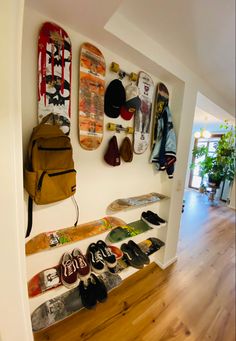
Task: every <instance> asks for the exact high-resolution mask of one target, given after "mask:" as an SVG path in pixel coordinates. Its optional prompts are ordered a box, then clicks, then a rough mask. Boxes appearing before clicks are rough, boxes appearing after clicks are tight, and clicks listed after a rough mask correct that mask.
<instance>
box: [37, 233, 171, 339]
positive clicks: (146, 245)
mask: <svg viewBox="0 0 236 341" xmlns="http://www.w3.org/2000/svg"><path fill="white" fill-rule="evenodd" d="M138 245H139V247H140V248H141V249H142V251H143V252H145V253H146V254H147V255H148V256H149V255H151V254H153V253H154V252H156V251H158V250H159V249H160V248H161V247H162V246H164V245H165V243H164V242H162V241H161V240H160V239H158V238H148V239H146V240H143V241H142V242H140V243H139V244H138ZM128 266H129V265H128V264H127V263H126V261H125V259H120V260H118V262H117V265H116V268H115V269H114V272H115V273H111V272H109V271H106V272H104V273H103V274H101V275H99V276H98V277H99V278H100V279H102V280H103V281H104V283H105V285H106V288H107V290H108V292H109V291H111V290H112V289H114V288H116V287H118V286H119V285H120V284H121V282H122V278H121V277H120V276H119V273H121V272H122V271H123V270H124V269H126V268H128ZM108 299H109V296H108ZM82 308H84V307H83V304H82V302H81V298H80V294H79V291H78V287H77V288H75V289H71V290H69V291H67V292H66V293H64V294H62V295H60V296H57V297H55V298H53V299H50V300H48V301H46V302H44V303H43V304H41V305H40V306H39V307H38V308H36V309H35V310H34V311H33V313H32V314H31V322H32V328H33V331H34V332H37V331H40V330H42V329H45V328H47V327H49V326H51V325H53V324H55V323H57V322H59V321H62V320H64V319H65V318H67V317H69V316H70V315H72V314H74V313H76V312H78V311H79V310H81V309H82Z"/></svg>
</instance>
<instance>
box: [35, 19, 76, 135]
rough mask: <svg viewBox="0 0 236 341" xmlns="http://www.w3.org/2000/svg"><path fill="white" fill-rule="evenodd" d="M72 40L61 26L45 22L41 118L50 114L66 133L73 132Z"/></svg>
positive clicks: (40, 56)
mask: <svg viewBox="0 0 236 341" xmlns="http://www.w3.org/2000/svg"><path fill="white" fill-rule="evenodd" d="M71 60H72V52H71V42H70V38H69V37H68V34H67V33H66V32H65V31H64V30H63V29H62V28H61V27H60V26H58V25H56V24H53V23H50V22H46V23H44V24H43V26H42V28H41V30H40V33H39V38H38V119H39V122H41V120H42V119H43V118H44V117H45V116H47V115H48V114H50V113H53V119H54V120H55V121H56V123H57V124H59V125H60V126H61V129H62V131H63V132H64V133H65V134H69V132H70V110H71V108H70V106H71Z"/></svg>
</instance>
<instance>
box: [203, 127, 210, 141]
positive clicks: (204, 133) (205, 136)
mask: <svg viewBox="0 0 236 341" xmlns="http://www.w3.org/2000/svg"><path fill="white" fill-rule="evenodd" d="M202 137H204V138H205V139H209V138H211V133H210V132H209V131H208V130H206V129H204V130H203V132H202Z"/></svg>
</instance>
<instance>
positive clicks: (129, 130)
mask: <svg viewBox="0 0 236 341" xmlns="http://www.w3.org/2000/svg"><path fill="white" fill-rule="evenodd" d="M126 132H127V134H133V132H134V128H132V127H127V128H126Z"/></svg>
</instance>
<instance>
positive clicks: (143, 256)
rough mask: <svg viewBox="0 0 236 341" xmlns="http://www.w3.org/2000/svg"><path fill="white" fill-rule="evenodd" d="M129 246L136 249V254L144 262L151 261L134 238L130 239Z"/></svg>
mask: <svg viewBox="0 0 236 341" xmlns="http://www.w3.org/2000/svg"><path fill="white" fill-rule="evenodd" d="M128 246H129V247H130V248H131V249H132V250H133V251H134V253H135V254H136V256H137V257H139V258H140V260H141V261H142V263H143V264H149V263H150V259H149V257H148V256H147V255H146V253H144V252H143V251H142V250H141V249H140V247H139V246H138V245H137V244H136V243H135V242H134V241H133V240H129V241H128Z"/></svg>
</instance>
